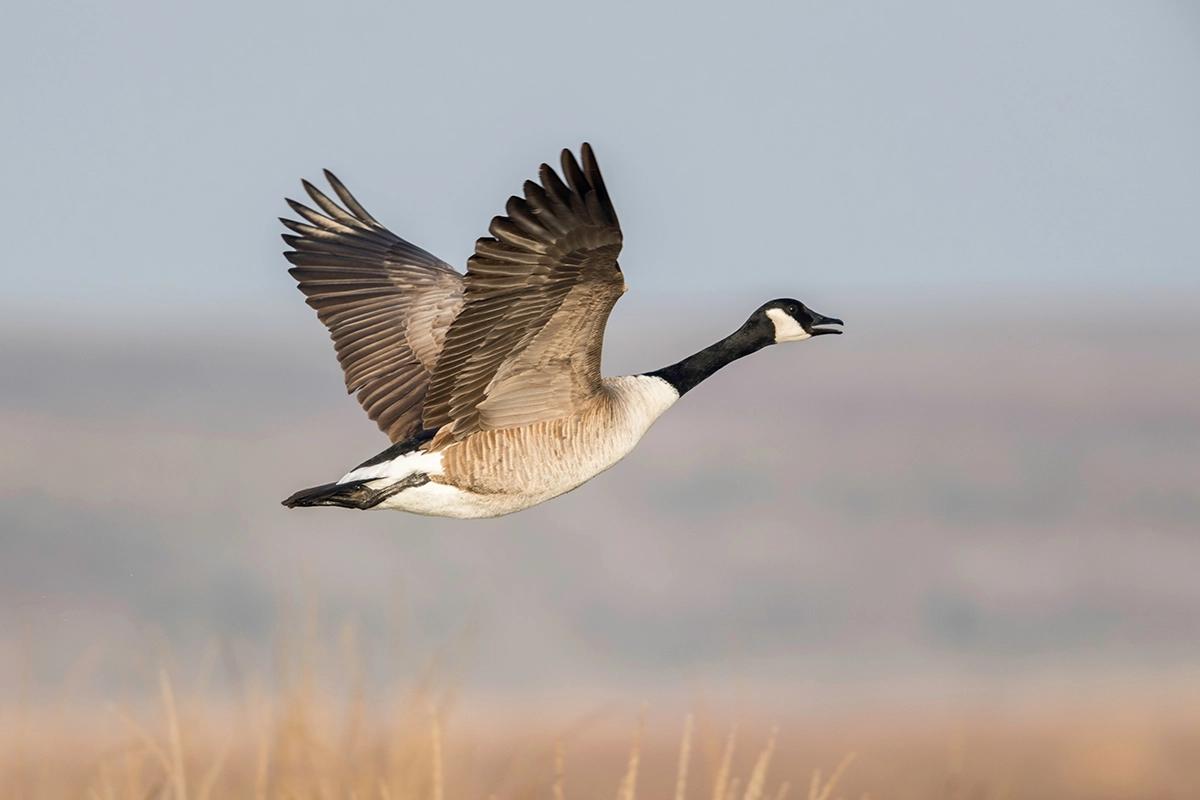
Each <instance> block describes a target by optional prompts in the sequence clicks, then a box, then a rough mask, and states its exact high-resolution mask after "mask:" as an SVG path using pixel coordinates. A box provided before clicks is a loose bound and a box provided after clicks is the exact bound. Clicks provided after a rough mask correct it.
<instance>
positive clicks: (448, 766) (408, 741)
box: [0, 648, 1200, 800]
mask: <svg viewBox="0 0 1200 800" xmlns="http://www.w3.org/2000/svg"><path fill="white" fill-rule="evenodd" d="M336 649H337V648H333V649H332V650H336ZM344 661H345V668H344V669H342V670H340V671H337V670H335V671H333V672H331V673H328V674H331V675H333V677H327V678H318V677H317V673H318V671H317V670H315V669H310V668H307V667H305V666H304V665H303V664H302V665H301V667H300V668H298V669H293V670H290V671H286V670H285V671H283V672H282V673H281V674H280V675H278V676H276V678H275V679H274V680H273V681H271V682H270V683H269V684H268V683H267V682H265V681H258V682H255V681H250V680H243V681H238V682H236V685H234V688H232V689H229V690H222V691H213V690H212V689H211V688H205V687H206V686H207V685H208V682H207V681H205V680H202V679H197V680H193V681H179V680H176V679H174V678H173V676H172V672H171V670H168V669H166V668H160V669H158V670H156V671H152V672H151V673H150V674H149V675H147V677H146V680H145V684H146V689H147V691H146V692H145V693H144V695H141V699H139V700H132V701H120V702H118V701H113V702H110V703H94V702H88V701H85V700H81V699H78V697H87V696H89V695H90V694H91V693H89V692H76V693H75V694H76V695H77V696H78V697H77V699H74V700H71V701H66V700H57V701H54V700H46V699H41V700H37V701H33V700H29V699H27V700H25V701H12V702H10V701H9V700H7V699H6V698H4V697H2V696H0V798H4V799H5V800H7V798H31V799H36V798H75V797H86V798H95V799H96V800H126V799H131V798H171V800H211V799H213V798H256V799H257V798H322V799H324V798H361V800H367V799H368V798H378V799H380V800H467V799H468V798H469V799H471V800H476V799H477V800H489V798H497V799H498V800H500V799H504V800H509V799H511V800H525V799H529V800H533V799H535V798H537V799H543V798H549V799H550V800H592V799H593V798H603V799H604V800H612V799H613V798H615V799H616V800H647V799H649V800H670V799H671V798H674V800H785V798H786V799H787V800H865V799H866V798H872V799H873V800H1001V799H1002V798H1014V799H1019V800H1043V799H1044V800H1084V799H1085V798H1086V799H1087V800H1127V799H1129V798H1139V799H1142V800H1158V799H1160V798H1161V800H1175V799H1178V800H1183V799H1184V798H1193V797H1200V703H1196V696H1195V694H1194V693H1188V692H1186V691H1181V692H1173V693H1172V692H1168V693H1167V694H1162V693H1160V694H1159V696H1158V699H1157V700H1154V701H1151V700H1147V699H1146V698H1145V697H1142V698H1141V699H1140V700H1139V699H1137V698H1134V697H1133V696H1132V695H1131V694H1130V693H1128V692H1126V693H1125V697H1124V699H1123V700H1120V701H1118V699H1116V698H1113V697H1106V698H1104V700H1103V701H1102V702H1098V701H1096V699H1095V698H1094V697H1093V698H1092V699H1090V700H1079V699H1078V698H1077V700H1076V701H1075V702H1074V703H1067V702H1065V701H1064V702H1056V703H1054V704H1052V705H1047V704H1046V703H1044V702H1043V703H1040V704H1038V703H1026V704H1021V703H1014V702H1006V703H1005V704H991V705H976V706H974V707H973V708H967V707H959V708H951V709H946V708H942V709H941V710H939V711H937V712H932V711H930V710H929V707H928V706H927V705H923V704H915V703H914V704H911V705H909V706H908V707H901V706H895V705H893V706H891V707H883V706H881V705H876V706H874V707H873V708H871V709H870V710H868V711H861V710H858V711H851V710H848V709H846V708H843V709H841V710H840V711H826V712H823V713H816V712H813V711H809V712H804V713H800V712H797V711H795V710H791V711H788V710H786V709H778V710H777V711H775V712H772V713H771V714H769V715H768V714H763V713H762V710H761V709H759V710H758V711H754V710H749V709H742V710H740V711H739V710H734V711H733V712H730V711H724V712H718V711H713V710H711V709H710V710H709V711H707V712H706V713H697V714H694V715H692V714H686V715H685V714H677V713H676V712H674V711H663V710H659V711H657V712H656V713H655V714H653V715H651V714H647V713H646V712H645V711H643V712H642V713H641V714H635V713H634V712H633V711H632V710H631V709H628V708H627V709H624V710H619V711H616V712H609V713H586V712H587V705H586V704H582V705H581V704H575V705H572V704H571V703H568V702H565V701H562V700H558V701H553V702H552V701H546V700H539V699H537V698H533V699H530V700H529V701H528V702H527V703H525V704H518V703H516V702H515V701H513V702H510V703H509V704H508V705H507V706H499V707H497V706H484V705H482V704H477V705H476V707H475V708H473V709H467V708H465V707H464V704H463V703H461V702H457V701H456V700H455V698H454V695H453V693H451V692H447V691H435V690H434V689H431V688H430V686H431V685H432V681H429V680H425V681H421V682H419V683H418V685H417V687H416V688H413V689H410V690H406V691H390V690H387V689H368V688H367V686H368V682H367V681H365V680H364V679H363V678H362V676H361V674H360V671H359V669H358V668H357V667H356V666H355V665H354V664H353V663H352V662H353V659H345V660H344ZM201 672H203V670H201ZM323 674H324V673H323ZM268 685H269V686H270V687H271V688H267V687H268ZM134 696H135V697H137V696H138V695H136V694H135V695H134ZM1164 698H1166V701H1165V702H1164ZM698 705H699V707H704V704H702V703H701V704H698ZM734 721H739V722H740V723H741V724H740V726H738V727H733V725H732V724H731V723H732V722H734ZM776 723H778V727H776ZM681 728H682V730H681Z"/></svg>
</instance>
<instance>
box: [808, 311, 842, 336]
mask: <svg viewBox="0 0 1200 800" xmlns="http://www.w3.org/2000/svg"><path fill="white" fill-rule="evenodd" d="M845 324H846V323H844V322H842V321H841V320H840V319H838V318H837V317H823V316H821V315H820V314H814V315H813V321H812V324H811V325H810V326H809V327H808V332H809V333H811V334H812V335H813V336H820V335H821V334H824V333H841V331H839V330H835V329H833V328H818V327H817V326H818V325H845Z"/></svg>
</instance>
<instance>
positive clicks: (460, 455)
mask: <svg viewBox="0 0 1200 800" xmlns="http://www.w3.org/2000/svg"><path fill="white" fill-rule="evenodd" d="M678 397H679V395H678V394H677V393H676V392H675V391H674V389H672V388H671V387H670V385H668V384H667V383H666V382H665V381H662V380H660V379H658V378H650V377H646V376H625V377H619V378H608V379H605V380H604V381H603V383H602V389H601V391H599V392H597V393H596V394H595V395H594V396H593V397H591V398H589V399H588V400H587V404H586V405H585V406H584V407H583V408H582V409H580V411H579V412H577V413H575V414H572V415H570V416H566V417H561V418H558V419H552V420H543V421H539V422H535V423H532V424H529V425H523V426H519V427H514V428H505V429H502V430H486V431H478V432H475V433H473V434H471V435H470V436H468V437H467V438H465V439H463V440H462V441H459V442H455V443H453V444H450V445H448V446H447V447H446V448H445V449H444V450H442V475H441V476H439V477H437V478H435V480H439V481H442V482H445V483H449V484H452V485H454V486H457V487H459V488H460V489H463V490H466V491H469V492H474V493H478V494H522V495H530V496H545V495H549V496H555V495H558V494H561V493H563V492H565V491H569V490H571V489H573V488H575V487H576V486H578V485H579V484H581V483H583V482H584V481H586V480H588V479H589V478H591V477H593V476H594V475H596V474H597V473H599V472H601V471H603V470H605V469H607V468H608V467H611V466H612V465H613V464H615V463H616V462H617V461H619V460H620V459H621V458H623V457H624V456H625V455H626V454H628V453H629V451H630V450H632V449H633V447H634V445H636V444H637V442H638V440H640V439H641V438H642V436H643V435H644V434H645V432H646V431H647V429H649V427H650V425H651V424H653V422H654V420H655V419H657V418H658V416H659V415H660V414H662V413H663V412H664V411H666V410H667V409H668V408H670V406H671V405H672V404H673V403H674V402H675V400H677V399H678Z"/></svg>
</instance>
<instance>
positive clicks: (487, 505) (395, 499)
mask: <svg viewBox="0 0 1200 800" xmlns="http://www.w3.org/2000/svg"><path fill="white" fill-rule="evenodd" d="M574 488H575V487H574V486H571V487H568V488H566V489H563V490H562V492H555V493H554V494H550V495H542V496H537V495H528V494H477V493H475V492H470V491H467V490H465V489H459V488H458V487H457V486H451V485H449V484H446V483H436V482H433V481H430V482H429V483H426V484H424V485H423V486H415V487H413V488H412V489H405V490H404V491H403V492H400V493H399V494H396V495H393V496H391V497H389V498H388V499H387V500H384V501H383V502H382V503H380V504H379V505H378V506H376V508H387V509H395V510H397V511H408V512H409V513H412V514H424V515H426V516H430V517H454V518H456V519H478V518H480V517H502V516H504V515H505V514H511V513H513V512H514V511H521V510H523V509H526V508H529V507H530V506H536V505H537V504H538V503H544V502H546V501H547V500H549V499H551V498H552V497H556V496H558V495H559V494H562V493H563V492H567V491H570V490H571V489H574Z"/></svg>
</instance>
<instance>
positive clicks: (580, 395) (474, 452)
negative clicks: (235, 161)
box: [281, 144, 842, 517]
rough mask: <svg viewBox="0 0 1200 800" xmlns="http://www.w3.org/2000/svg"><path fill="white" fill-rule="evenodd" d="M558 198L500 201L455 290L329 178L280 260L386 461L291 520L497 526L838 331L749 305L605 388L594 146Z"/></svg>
mask: <svg viewBox="0 0 1200 800" xmlns="http://www.w3.org/2000/svg"><path fill="white" fill-rule="evenodd" d="M562 174H563V178H565V179H566V181H565V182H564V181H563V179H562V178H560V177H559V176H558V174H557V173H555V171H554V170H553V169H552V168H551V167H549V166H547V165H546V164H542V166H541V171H540V178H541V183H540V185H539V184H537V183H534V182H533V181H526V182H525V186H524V195H525V196H524V197H510V198H509V200H508V205H507V206H506V208H505V215H504V216H500V217H495V218H494V219H493V220H492V224H491V226H490V227H489V228H488V231H489V232H490V233H491V236H490V237H485V238H482V239H479V240H478V241H477V242H476V243H475V255H473V256H471V258H470V259H469V260H468V261H467V274H466V275H465V276H464V275H460V274H459V273H458V272H456V271H455V270H454V269H453V268H451V267H450V266H449V265H448V264H446V263H444V262H442V261H441V260H439V259H437V258H435V257H434V256H432V255H430V254H429V253H427V252H425V251H424V250H422V249H421V248H419V247H417V246H416V245H413V244H410V243H409V242H406V241H404V240H403V239H401V238H400V237H399V236H396V235H395V234H394V233H392V232H391V231H389V230H388V229H387V228H385V227H383V225H381V224H380V223H379V222H378V221H376V220H375V218H374V217H372V216H371V215H370V214H368V213H367V212H366V210H365V209H364V208H363V207H362V206H361V205H360V204H359V203H358V201H357V200H355V199H354V197H353V196H352V195H351V194H350V192H348V191H347V190H346V187H345V186H343V185H342V182H341V181H339V180H338V179H337V178H336V177H335V176H334V175H333V174H332V173H331V172H329V171H328V170H326V172H325V177H326V179H327V180H328V181H329V185H330V186H331V187H332V188H333V191H334V193H335V194H336V195H337V196H338V198H339V199H340V200H341V202H342V204H341V205H338V204H337V203H335V202H334V201H333V200H331V199H330V198H329V197H327V196H326V195H325V194H323V193H322V192H321V191H320V190H319V189H317V188H316V187H315V186H313V185H312V184H311V183H309V182H308V181H304V182H303V185H304V189H305V191H306V192H307V193H308V195H309V197H311V198H312V200H313V202H314V203H315V204H316V205H317V206H318V207H319V208H320V211H316V210H314V209H312V208H309V207H307V206H305V205H302V204H301V203H297V202H296V201H294V200H288V204H289V205H290V206H291V207H292V210H293V211H295V212H296V214H298V215H299V216H301V217H303V218H304V220H305V221H306V222H297V221H295V220H290V219H282V220H281V221H282V222H283V224H284V225H286V226H287V227H288V228H290V229H291V230H292V231H293V234H294V235H293V234H284V235H283V238H284V241H286V242H287V243H288V245H289V246H290V247H291V248H292V249H291V250H290V251H288V252H286V253H284V255H285V257H286V258H287V260H288V261H290V262H291V263H292V264H293V266H292V268H291V269H290V270H289V272H290V273H291V275H292V277H294V278H295V279H296V280H297V281H298V282H299V288H300V291H301V292H303V293H304V294H305V296H306V297H307V298H308V301H307V302H308V304H309V305H310V306H312V307H313V308H314V309H316V311H317V316H318V317H319V318H320V320H321V322H323V323H325V326H326V327H327V328H328V329H329V333H330V336H331V337H332V338H333V343H334V347H335V349H336V350H337V356H338V361H339V362H340V363H341V365H342V369H343V371H344V372H345V377H346V388H347V390H349V391H350V392H356V393H357V394H358V401H359V403H360V404H361V405H362V407H363V408H364V409H365V410H366V412H367V416H369V417H370V418H371V419H373V420H374V421H375V423H376V424H377V425H379V427H380V428H381V429H382V430H383V431H384V432H385V433H386V434H387V435H388V438H389V439H391V441H392V442H393V444H392V446H391V447H389V448H388V449H386V450H384V451H383V452H382V453H380V454H379V455H377V456H375V457H374V458H371V459H369V460H367V461H364V462H363V463H362V464H359V465H358V466H357V467H355V468H354V469H352V470H350V471H349V472H348V473H346V474H345V475H343V476H342V477H341V478H339V479H338V480H337V481H336V482H334V483H327V484H325V485H323V486H316V487H313V488H311V489H303V490H301V491H299V492H296V493H295V494H294V495H292V496H291V497H289V498H288V499H287V500H284V501H283V504H284V505H285V506H288V507H289V508H294V507H296V506H341V507H343V508H358V509H370V508H394V509H400V510H403V511H412V512H415V513H418V514H430V515H435V516H445V517H495V516H500V515H502V514H510V513H512V512H514V511H520V510H521V509H525V508H529V507H530V506H533V505H537V504H538V503H542V502H544V501H546V500H549V499H550V498H552V497H557V496H558V495H560V494H563V493H564V492H569V491H571V490H572V489H574V488H576V487H577V486H579V485H580V484H582V483H584V482H585V481H587V480H589V479H591V478H592V477H594V476H595V475H597V474H599V473H600V472H602V471H603V470H606V469H608V468H609V467H611V466H612V465H613V464H615V463H617V462H618V461H620V460H621V459H622V458H623V457H624V456H625V455H626V454H627V453H629V451H630V450H632V449H633V447H634V445H636V444H637V442H638V440H639V439H641V438H642V435H643V434H645V433H646V431H647V430H648V429H649V427H650V425H651V424H652V423H653V422H654V421H655V420H656V419H657V418H658V417H659V415H661V414H662V413H663V412H664V411H666V410H667V409H668V408H670V407H671V406H672V405H673V404H674V403H675V401H676V400H678V399H679V398H680V396H681V395H683V394H684V393H686V392H687V391H689V390H691V389H692V388H693V387H695V386H696V385H697V384H698V383H700V382H701V381H703V380H704V379H705V378H707V377H708V376H709V375H712V374H713V373H714V372H716V371H717V370H719V369H720V368H721V367H723V366H725V365H726V364H728V363H729V362H731V361H734V360H735V359H738V358H741V357H743V356H747V355H749V354H750V353H753V352H755V351H756V350H760V349H762V348H763V347H766V346H767V345H770V344H776V343H778V342H798V341H802V340H805V339H809V338H812V337H814V336H820V335H823V334H829V333H841V331H839V330H835V329H833V328H828V327H820V326H822V325H841V324H842V322H841V320H838V319H833V318H831V317H824V316H821V315H820V314H817V313H816V312H814V311H811V310H809V309H808V308H807V307H806V306H805V305H804V304H803V303H801V302H800V301H798V300H790V299H780V300H772V301H771V302H769V303H764V304H763V305H762V306H760V307H759V308H758V309H757V310H756V311H755V312H754V313H753V314H751V315H750V318H749V319H748V320H746V322H745V324H743V325H742V326H741V327H740V328H738V329H737V330H736V331H734V332H733V333H731V334H730V335H729V336H727V337H725V338H724V339H722V340H721V341H719V342H717V343H716V344H713V345H712V346H710V347H706V348H704V349H703V350H701V351H700V352H698V353H696V354H695V355H691V356H688V357H687V358H685V359H683V360H682V361H680V362H678V363H676V364H672V365H670V366H668V367H664V368H662V369H660V370H656V371H654V372H648V373H646V374H643V375H625V376H621V377H617V378H602V377H601V376H600V349H601V345H602V343H603V338H604V325H605V322H606V321H607V320H608V315H609V312H611V311H612V308H613V305H614V304H616V302H617V298H619V297H620V296H621V295H622V294H624V292H625V289H626V286H625V278H624V276H623V275H622V273H621V268H620V266H618V264H617V254H618V253H620V251H621V226H620V225H619V224H618V222H617V215H616V212H614V211H613V207H612V202H611V200H610V199H609V196H608V190H607V189H605V187H604V180H603V179H602V178H601V177H600V168H599V167H598V166H597V165H596V157H595V155H594V154H593V153H592V148H591V146H590V145H587V144H584V145H583V150H582V166H581V165H580V163H579V162H577V161H576V160H575V156H574V155H572V154H571V152H570V151H569V150H564V151H563V153H562Z"/></svg>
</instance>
